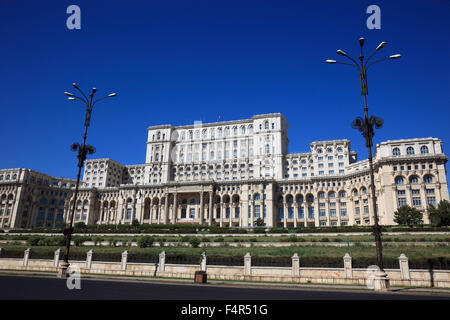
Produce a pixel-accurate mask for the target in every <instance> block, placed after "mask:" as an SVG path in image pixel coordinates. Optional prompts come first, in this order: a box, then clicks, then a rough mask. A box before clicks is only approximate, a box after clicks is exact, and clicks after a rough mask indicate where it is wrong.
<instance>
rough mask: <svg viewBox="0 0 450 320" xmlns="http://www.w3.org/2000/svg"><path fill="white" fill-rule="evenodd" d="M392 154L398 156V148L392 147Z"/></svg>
mask: <svg viewBox="0 0 450 320" xmlns="http://www.w3.org/2000/svg"><path fill="white" fill-rule="evenodd" d="M392 155H394V156H399V155H400V149H399V148H394V149H392Z"/></svg>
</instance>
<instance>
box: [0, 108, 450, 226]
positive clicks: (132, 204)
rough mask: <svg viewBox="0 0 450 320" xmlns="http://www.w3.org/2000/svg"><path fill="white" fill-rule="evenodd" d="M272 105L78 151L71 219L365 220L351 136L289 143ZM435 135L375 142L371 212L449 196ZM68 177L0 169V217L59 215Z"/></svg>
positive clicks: (70, 183)
mask: <svg viewBox="0 0 450 320" xmlns="http://www.w3.org/2000/svg"><path fill="white" fill-rule="evenodd" d="M288 128H289V126H288V124H287V122H286V119H285V118H284V116H283V115H282V114H280V113H273V114H263V115H255V116H253V117H252V118H251V119H244V120H237V121H225V122H215V123H207V124H202V123H195V124H194V125H186V126H178V127H174V126H172V125H160V126H151V127H149V128H148V139H147V153H146V160H145V163H144V164H140V165H122V164H120V163H118V162H115V161H113V160H111V159H91V160H87V161H86V162H85V167H84V174H83V181H82V184H81V188H80V192H79V195H78V200H77V206H76V212H75V220H74V221H75V222H81V221H83V222H85V223H87V224H118V223H122V224H127V223H131V222H132V221H133V219H137V220H139V222H140V223H199V224H204V225H219V226H225V227H226V226H230V227H231V226H233V227H250V226H252V225H254V223H255V221H256V220H257V219H258V218H261V219H263V220H264V222H265V225H266V226H267V227H276V226H278V227H297V226H345V225H370V224H373V216H372V214H369V213H372V212H373V210H372V208H371V207H372V202H371V200H370V198H371V193H370V187H369V186H370V178H369V166H368V160H367V159H366V160H362V161H357V153H356V152H354V151H351V149H350V141H349V140H330V141H315V142H312V143H311V144H310V149H311V151H310V152H307V153H288V143H289V139H288ZM446 162H447V157H446V156H445V155H444V153H443V151H442V141H441V140H439V139H437V138H416V139H404V140H392V141H391V140H389V141H386V142H382V143H380V144H378V145H376V148H375V153H374V169H375V184H376V193H377V207H378V213H379V218H380V224H383V225H392V224H395V223H394V221H393V219H394V212H395V210H396V209H397V208H398V207H399V206H401V205H403V204H408V205H410V206H414V207H416V208H417V209H419V210H420V211H421V212H423V220H424V223H429V218H428V213H427V206H428V204H433V205H435V204H437V203H438V202H439V201H440V200H442V199H447V200H448V199H449V193H448V185H447V180H446V168H445V164H446ZM75 182H76V181H75V180H73V179H64V178H56V177H52V176H49V175H46V174H43V173H39V172H36V171H33V170H30V169H4V170H0V199H1V207H0V228H30V227H34V226H38V227H39V226H45V227H61V226H63V225H64V224H65V223H66V222H68V221H69V220H70V219H69V218H70V215H69V213H70V209H69V208H71V206H70V203H72V204H73V194H74V187H75Z"/></svg>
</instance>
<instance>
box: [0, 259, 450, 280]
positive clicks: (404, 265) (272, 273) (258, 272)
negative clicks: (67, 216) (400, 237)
mask: <svg viewBox="0 0 450 320" xmlns="http://www.w3.org/2000/svg"><path fill="white" fill-rule="evenodd" d="M28 252H29V251H28ZM27 255H28V253H27V251H25V252H24V258H21V259H17V258H16V259H14V258H0V270H24V271H46V272H54V273H57V271H58V267H57V266H56V265H59V264H60V262H61V261H60V260H58V259H57V258H56V255H55V259H54V260H53V259H47V260H46V259H29V258H28V257H27ZM203 259H206V256H204V257H203ZM126 260H127V252H126V251H125V252H124V253H123V254H122V261H121V262H102V261H95V255H93V259H92V261H91V262H90V263H89V259H87V260H85V261H71V262H70V263H71V265H76V266H77V267H79V269H80V272H81V273H85V274H102V275H126V276H143V277H167V278H185V279H193V278H194V273H195V271H199V270H200V269H201V267H200V264H199V265H188V264H166V263H165V252H162V253H161V254H160V256H159V262H158V263H129V262H127V261H126ZM344 261H345V268H344V263H343V267H342V268H310V267H308V268H304V267H301V257H300V258H299V257H298V256H297V255H294V256H293V257H292V262H293V263H292V266H291V267H261V266H252V265H251V256H250V254H249V253H248V254H247V255H246V256H245V257H244V264H245V265H242V266H219V265H208V264H207V263H206V261H205V265H206V267H205V269H206V272H207V275H208V279H211V280H235V281H242V280H246V281H266V282H284V283H322V284H353V285H368V284H370V277H371V274H372V273H371V271H370V270H369V269H359V268H354V269H353V268H352V266H351V257H350V256H348V255H346V256H345V257H344ZM399 266H400V269H385V271H386V273H387V275H388V278H389V280H390V285H391V286H417V287H439V288H450V270H432V271H430V270H415V269H414V270H410V269H409V268H408V258H407V257H406V256H405V255H403V254H402V255H401V256H400V257H399Z"/></svg>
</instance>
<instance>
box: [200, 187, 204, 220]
mask: <svg viewBox="0 0 450 320" xmlns="http://www.w3.org/2000/svg"><path fill="white" fill-rule="evenodd" d="M203 207H204V204H203V191H202V192H200V225H203V222H204V220H205V217H204V215H205V211H204V208H203Z"/></svg>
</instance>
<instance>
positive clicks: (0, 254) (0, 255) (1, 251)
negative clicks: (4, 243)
mask: <svg viewBox="0 0 450 320" xmlns="http://www.w3.org/2000/svg"><path fill="white" fill-rule="evenodd" d="M2 254H3V248H0V258H1V257H2Z"/></svg>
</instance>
